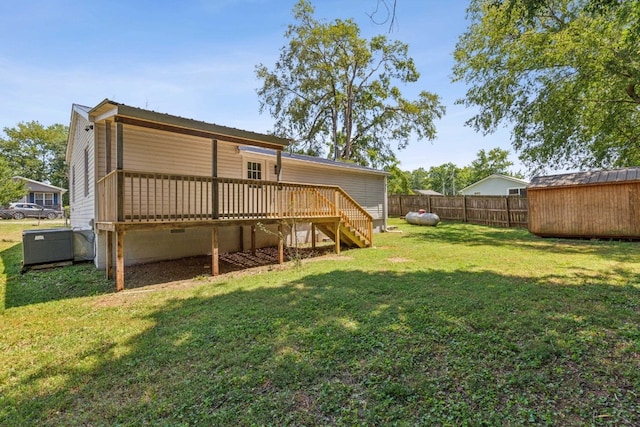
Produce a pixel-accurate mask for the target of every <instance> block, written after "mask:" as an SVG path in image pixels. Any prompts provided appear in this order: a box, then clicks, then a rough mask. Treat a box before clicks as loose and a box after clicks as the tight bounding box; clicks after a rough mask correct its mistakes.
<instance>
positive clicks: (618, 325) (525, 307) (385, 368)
mask: <svg viewBox="0 0 640 427" xmlns="http://www.w3.org/2000/svg"><path fill="white" fill-rule="evenodd" d="M391 223H392V224H394V225H397V226H398V227H399V229H400V230H402V233H386V234H380V235H376V242H375V243H376V247H375V248H372V249H358V250H350V251H343V252H342V254H341V255H340V256H327V257H325V258H323V259H320V260H318V259H315V260H306V261H305V262H303V263H302V265H299V266H296V265H295V264H290V265H289V267H288V268H285V269H282V270H281V269H277V268H274V269H272V271H268V270H267V269H261V270H258V271H253V272H245V273H240V274H238V273H233V274H229V275H223V276H219V277H217V278H211V277H198V278H195V279H194V280H193V281H191V282H187V283H180V284H173V285H167V286H158V285H156V286H149V287H144V288H133V289H131V290H127V291H124V292H121V293H117V294H116V293H114V292H113V288H114V285H113V283H109V282H107V281H105V280H104V279H103V274H102V272H96V271H94V270H93V269H92V268H91V266H90V265H75V266H72V267H67V268H60V269H56V270H51V271H46V272H44V271H40V272H29V273H26V274H25V275H20V274H19V269H20V261H21V245H20V230H21V228H20V227H21V226H22V225H23V224H28V223H27V222H24V223H18V225H15V224H16V222H15V221H4V222H0V234H1V235H2V236H3V237H2V242H0V296H1V297H2V303H3V310H2V312H1V314H0V318H1V319H2V322H1V324H2V328H1V329H0V338H1V339H0V346H1V347H0V425H3V426H14V425H15V426H24V425H92V426H99V425H145V424H147V425H172V426H174V425H234V426H249V425H346V426H352V425H390V424H396V425H452V426H460V425H469V426H476V425H488V426H493V425H512V426H520V425H554V426H556V425H576V426H582V425H615V426H621V425H628V426H631V425H640V244H639V243H630V242H600V241H586V240H585V241H570V240H556V239H544V240H543V239H539V238H536V237H533V236H531V235H530V234H528V233H527V232H526V231H524V230H513V229H499V228H491V227H482V226H475V225H467V224H446V223H445V224H440V225H439V226H438V227H436V228H432V227H420V226H411V225H408V224H405V223H404V222H402V221H399V220H392V221H391ZM45 225H47V224H46V223H45Z"/></svg>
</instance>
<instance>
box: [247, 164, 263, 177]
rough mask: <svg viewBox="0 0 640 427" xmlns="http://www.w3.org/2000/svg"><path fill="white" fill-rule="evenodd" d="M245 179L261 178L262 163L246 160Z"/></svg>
mask: <svg viewBox="0 0 640 427" xmlns="http://www.w3.org/2000/svg"><path fill="white" fill-rule="evenodd" d="M247 179H262V163H260V162H247Z"/></svg>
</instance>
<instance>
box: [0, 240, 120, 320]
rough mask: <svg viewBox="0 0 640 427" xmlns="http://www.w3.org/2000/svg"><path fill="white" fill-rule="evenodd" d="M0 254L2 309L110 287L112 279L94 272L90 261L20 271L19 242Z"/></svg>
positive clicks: (91, 293)
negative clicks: (0, 264)
mask: <svg viewBox="0 0 640 427" xmlns="http://www.w3.org/2000/svg"><path fill="white" fill-rule="evenodd" d="M0 258H2V263H3V265H4V270H5V271H4V272H3V274H4V275H5V277H6V285H5V295H4V298H5V300H4V307H5V309H8V308H12V307H20V306H24V305H29V304H38V303H43V302H48V301H57V300H61V299H67V298H78V297H86V296H90V295H99V294H104V293H109V292H113V291H114V285H113V282H110V281H108V280H106V279H105V278H104V273H102V274H101V273H100V272H98V271H97V270H96V269H95V267H94V265H93V264H92V263H80V264H74V265H72V266H67V267H58V268H50V269H45V270H32V271H27V272H26V273H24V274H21V273H20V270H21V268H22V244H16V245H13V246H11V247H9V248H7V249H5V250H3V251H0Z"/></svg>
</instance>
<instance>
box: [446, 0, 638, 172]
mask: <svg viewBox="0 0 640 427" xmlns="http://www.w3.org/2000/svg"><path fill="white" fill-rule="evenodd" d="M468 17H469V19H470V25H469V28H468V30H467V31H466V32H465V33H464V34H463V35H462V36H461V37H460V39H459V41H458V44H457V46H456V50H455V53H454V56H455V60H456V65H455V66H454V70H453V72H454V81H464V82H466V83H467V84H469V85H470V87H469V89H468V91H467V94H466V97H465V98H464V99H463V100H460V101H459V102H461V103H463V104H465V105H467V106H478V107H480V109H479V112H478V114H477V115H475V116H474V117H473V118H472V119H471V120H469V122H468V124H469V125H471V126H473V127H474V128H475V129H476V130H478V131H482V132H485V133H486V132H491V131H493V130H495V129H496V128H497V127H498V126H499V125H500V124H505V125H513V136H512V138H513V140H512V142H513V146H514V148H515V149H516V150H517V151H518V152H519V154H520V158H521V159H522V160H523V161H524V162H525V163H526V164H528V165H529V166H530V167H532V168H533V167H535V168H537V169H538V170H543V169H544V168H545V167H558V168H567V167H576V168H591V167H623V166H634V165H638V164H640V94H639V92H640V91H639V88H640V86H639V85H640V62H639V61H638V58H637V57H638V49H637V48H638V45H640V0H628V1H609V0H592V1H588V0H559V1H553V2H549V1H538V0H502V1H495V0H473V1H472V2H471V4H470V6H469V9H468Z"/></svg>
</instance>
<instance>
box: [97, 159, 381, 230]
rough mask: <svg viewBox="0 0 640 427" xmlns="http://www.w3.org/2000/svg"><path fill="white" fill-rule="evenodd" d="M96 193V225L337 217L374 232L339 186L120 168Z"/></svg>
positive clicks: (365, 215)
mask: <svg viewBox="0 0 640 427" xmlns="http://www.w3.org/2000/svg"><path fill="white" fill-rule="evenodd" d="M97 191H98V221H100V222H126V223H131V222H164V221H169V222H170V221H192V220H232V219H263V218H282V219H286V218H323V217H340V218H341V219H342V220H343V221H344V222H345V223H348V224H349V225H350V226H351V227H353V228H354V229H356V230H357V231H358V232H360V233H361V234H362V235H363V236H365V238H366V239H368V240H369V241H371V236H372V233H373V231H372V227H373V223H372V217H371V215H369V213H368V212H367V211H366V210H364V209H363V208H362V207H361V206H360V205H359V204H358V203H356V202H355V201H354V200H353V199H352V198H351V197H349V195H348V194H347V193H345V192H344V191H343V190H342V189H341V188H340V187H337V186H325V185H312V184H299V183H288V182H276V181H262V180H250V179H233V178H213V177H205V176H194V175H176V174H163V173H153V172H137V171H129V170H120V171H113V172H111V173H109V174H108V175H107V176H105V177H104V178H102V179H101V180H99V181H98V189H97Z"/></svg>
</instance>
